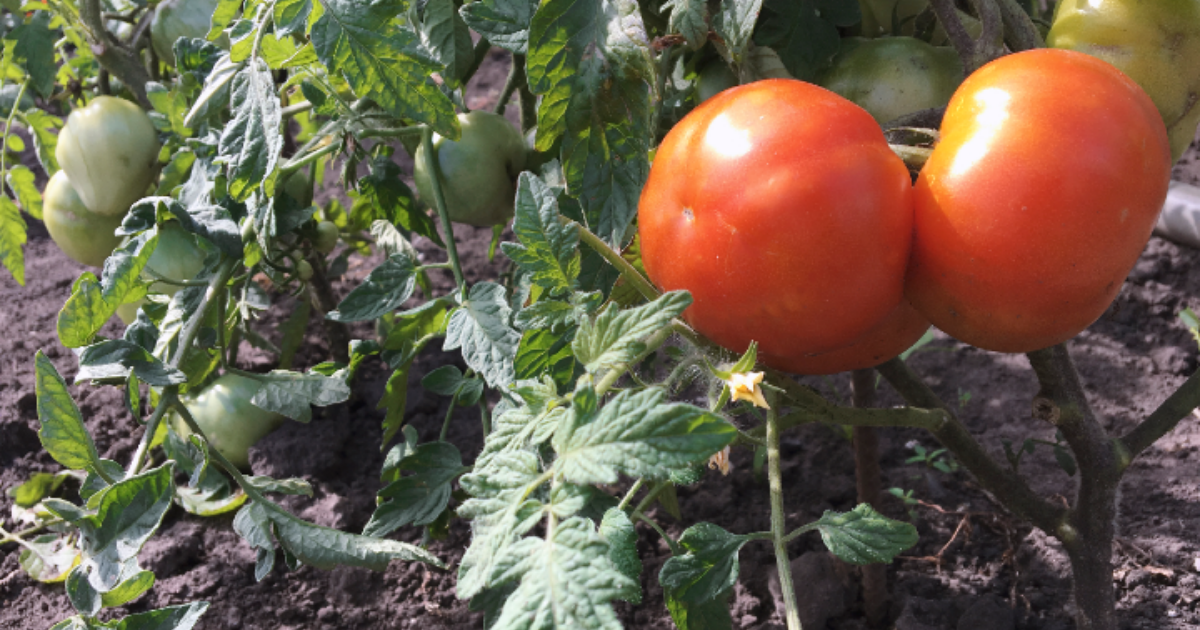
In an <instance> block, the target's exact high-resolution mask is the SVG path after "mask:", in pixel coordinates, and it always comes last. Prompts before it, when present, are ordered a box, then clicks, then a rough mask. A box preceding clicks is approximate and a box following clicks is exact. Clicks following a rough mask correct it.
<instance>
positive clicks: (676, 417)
mask: <svg viewBox="0 0 1200 630" xmlns="http://www.w3.org/2000/svg"><path fill="white" fill-rule="evenodd" d="M665 398H666V393H665V392H664V391H663V390H661V389H659V388H651V389H646V390H643V391H638V392H634V391H631V390H626V391H623V392H621V393H620V394H617V395H616V396H615V397H614V398H613V399H612V400H611V401H609V402H608V404H606V405H604V406H603V407H601V408H600V411H599V414H598V415H597V417H596V418H595V420H594V421H592V422H590V423H588V424H586V425H584V426H581V427H579V428H577V429H576V430H574V431H573V432H572V433H571V435H570V436H564V435H562V434H561V433H560V434H559V435H557V436H556V437H555V441H556V444H559V443H561V445H562V448H561V450H560V451H559V457H558V459H557V460H556V461H555V462H554V467H555V468H556V469H557V470H558V471H559V472H561V473H562V475H563V478H565V479H566V480H567V481H570V482H572V483H578V484H588V483H614V482H616V481H617V475H618V473H623V474H626V475H630V476H633V477H650V478H656V479H664V478H666V477H667V476H668V475H669V474H670V472H671V470H673V469H676V468H681V467H683V466H686V465H688V464H690V463H692V462H697V461H702V460H704V459H707V458H708V457H710V456H711V455H712V454H713V453H716V452H717V451H719V450H721V449H722V448H724V447H725V446H726V445H727V444H729V443H730V442H732V441H733V440H734V438H735V437H736V436H737V429H736V428H735V427H734V426H733V425H731V424H729V423H728V422H727V421H725V420H724V419H722V418H719V417H717V416H714V415H712V414H709V413H708V412H706V411H704V410H703V409H700V408H699V407H694V406H692V405H687V404H683V403H666V402H664V401H665ZM560 440H561V442H560Z"/></svg>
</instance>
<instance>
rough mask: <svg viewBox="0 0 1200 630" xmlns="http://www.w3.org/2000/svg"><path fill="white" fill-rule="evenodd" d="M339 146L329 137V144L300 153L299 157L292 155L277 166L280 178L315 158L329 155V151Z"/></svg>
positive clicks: (331, 151) (306, 164) (314, 160)
mask: <svg viewBox="0 0 1200 630" xmlns="http://www.w3.org/2000/svg"><path fill="white" fill-rule="evenodd" d="M339 146H340V145H339V144H338V143H337V142H334V141H333V140H332V139H330V140H329V144H327V145H325V146H323V147H321V148H319V149H317V150H315V151H311V152H308V153H301V155H300V156H299V157H293V158H292V159H290V160H288V161H287V162H285V163H284V165H283V166H280V167H279V177H280V180H282V179H283V177H284V176H286V175H291V174H292V173H295V172H296V171H298V170H300V169H302V168H304V167H305V166H308V165H309V164H312V163H313V162H316V161H317V160H319V159H321V158H323V157H325V156H326V155H329V154H330V153H333V152H335V151H337V150H338V148H339Z"/></svg>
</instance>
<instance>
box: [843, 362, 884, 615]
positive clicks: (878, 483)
mask: <svg viewBox="0 0 1200 630" xmlns="http://www.w3.org/2000/svg"><path fill="white" fill-rule="evenodd" d="M850 386H851V388H852V389H853V391H854V406H855V407H858V408H860V409H865V408H868V407H873V406H874V405H875V370H871V369H866V370H854V372H853V373H852V374H851V376H850ZM854 476H855V480H856V481H857V484H858V502H859V503H866V504H867V505H870V506H871V507H873V508H875V510H876V511H878V510H879V502H880V497H881V495H882V490H883V472H882V471H881V470H880V468H879V433H878V432H877V429H875V427H854ZM862 585H863V609H864V610H865V612H866V613H867V623H869V624H870V625H871V626H872V627H879V626H881V625H882V624H883V622H884V621H885V620H886V618H887V607H888V602H887V600H888V585H887V565H884V564H868V565H865V566H863V567H862Z"/></svg>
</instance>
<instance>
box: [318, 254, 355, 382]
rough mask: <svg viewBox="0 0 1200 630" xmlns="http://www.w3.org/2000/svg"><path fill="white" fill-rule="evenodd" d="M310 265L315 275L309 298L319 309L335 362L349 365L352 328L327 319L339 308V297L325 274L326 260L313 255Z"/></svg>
mask: <svg viewBox="0 0 1200 630" xmlns="http://www.w3.org/2000/svg"><path fill="white" fill-rule="evenodd" d="M309 264H310V265H311V266H312V270H313V274H312V278H309V280H308V286H309V287H311V288H312V290H311V291H309V292H308V297H309V301H310V302H312V305H313V308H315V309H317V312H318V313H319V314H320V316H321V324H322V325H323V326H324V327H325V339H326V340H327V341H329V352H330V353H331V354H332V355H333V359H334V360H335V361H337V362H339V363H345V364H349V363H350V327H349V326H347V325H346V324H344V323H342V322H335V321H333V320H332V319H329V318H328V317H325V315H326V314H327V313H329V312H330V311H332V310H334V309H335V308H337V296H336V295H334V293H333V285H331V284H330V283H329V276H327V275H326V274H325V271H326V270H325V259H324V258H322V257H321V256H319V255H316V254H313V255H312V256H310V257H309Z"/></svg>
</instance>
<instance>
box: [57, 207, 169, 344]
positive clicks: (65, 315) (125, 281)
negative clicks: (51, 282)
mask: <svg viewBox="0 0 1200 630" xmlns="http://www.w3.org/2000/svg"><path fill="white" fill-rule="evenodd" d="M135 207H136V206H135ZM127 219H128V217H127ZM157 246H158V237H157V235H156V234H155V235H149V234H143V235H140V236H138V237H135V238H134V239H133V240H131V241H130V242H129V243H127V244H125V245H124V246H122V247H118V248H117V249H116V250H113V253H112V254H111V255H109V257H108V260H106V261H105V263H104V277H103V279H102V281H101V282H97V281H96V276H94V275H92V274H91V273H90V272H84V273H83V274H82V275H80V276H79V279H78V280H76V281H75V286H74V287H73V288H72V290H71V297H69V298H67V303H66V304H64V305H63V307H62V310H61V311H59V313H58V322H57V326H58V338H59V341H61V342H62V344H63V345H64V346H66V347H68V348H81V347H83V346H86V345H89V344H91V343H92V340H93V339H95V336H96V333H97V332H99V331H100V328H101V327H103V326H104V324H105V323H107V322H108V320H109V319H110V318H112V316H113V313H114V312H116V310H117V306H119V305H121V304H124V303H125V302H126V301H127V298H135V297H141V296H143V295H144V289H143V288H142V287H143V285H144V283H143V282H142V279H141V278H142V270H143V269H145V267H146V263H148V262H149V261H150V256H151V255H152V254H153V252H154V248H155V247H157ZM181 293H182V291H181ZM155 354H156V356H158V357H160V359H165V357H164V356H163V355H162V354H159V353H157V352H156V353H155Z"/></svg>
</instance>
